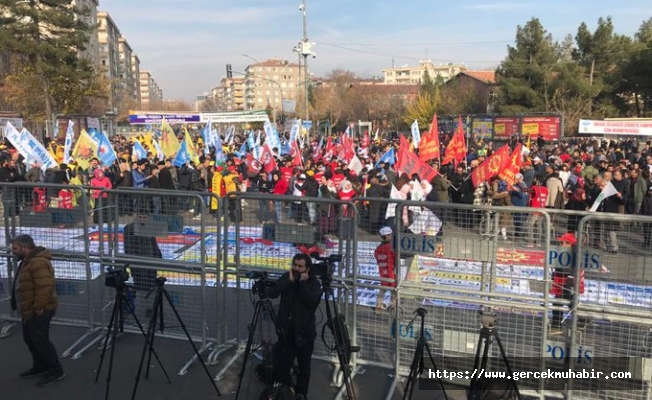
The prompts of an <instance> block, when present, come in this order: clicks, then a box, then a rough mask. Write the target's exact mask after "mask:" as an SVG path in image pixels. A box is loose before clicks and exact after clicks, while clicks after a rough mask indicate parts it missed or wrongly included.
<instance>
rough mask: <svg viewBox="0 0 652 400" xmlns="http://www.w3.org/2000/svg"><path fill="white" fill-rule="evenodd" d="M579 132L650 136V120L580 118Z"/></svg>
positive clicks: (651, 134)
mask: <svg viewBox="0 0 652 400" xmlns="http://www.w3.org/2000/svg"><path fill="white" fill-rule="evenodd" d="M579 133H580V134H592V135H623V136H652V121H594V120H588V119H581V120H580V126H579Z"/></svg>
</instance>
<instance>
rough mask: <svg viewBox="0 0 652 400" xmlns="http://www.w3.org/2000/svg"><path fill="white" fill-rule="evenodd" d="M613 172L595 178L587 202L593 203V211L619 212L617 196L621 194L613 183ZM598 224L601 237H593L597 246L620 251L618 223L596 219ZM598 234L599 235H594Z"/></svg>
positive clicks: (609, 250) (611, 250) (615, 251)
mask: <svg viewBox="0 0 652 400" xmlns="http://www.w3.org/2000/svg"><path fill="white" fill-rule="evenodd" d="M611 177H612V175H611V172H608V171H607V172H604V173H602V174H598V175H596V176H595V177H594V178H593V183H594V185H593V189H592V190H591V191H590V195H589V198H588V199H587V203H589V204H591V211H594V212H595V211H597V212H605V213H618V201H617V196H618V195H620V196H622V194H620V193H619V192H618V191H617V190H616V188H615V187H614V185H613V184H612V183H611ZM596 224H597V226H598V232H599V237H597V238H595V237H592V239H593V240H594V241H595V240H596V239H597V240H598V242H597V243H593V244H594V245H595V246H597V247H600V248H602V249H604V250H607V251H608V252H610V253H617V252H618V234H617V232H616V228H617V227H616V223H615V222H611V221H599V220H598V221H596ZM593 236H598V235H593Z"/></svg>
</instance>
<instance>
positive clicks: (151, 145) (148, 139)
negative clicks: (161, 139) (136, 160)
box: [143, 132, 158, 157]
mask: <svg viewBox="0 0 652 400" xmlns="http://www.w3.org/2000/svg"><path fill="white" fill-rule="evenodd" d="M143 143H144V144H145V146H147V150H149V151H150V152H151V153H152V155H153V156H154V157H156V156H158V153H157V152H156V146H154V142H153V139H152V132H147V133H146V134H145V136H143Z"/></svg>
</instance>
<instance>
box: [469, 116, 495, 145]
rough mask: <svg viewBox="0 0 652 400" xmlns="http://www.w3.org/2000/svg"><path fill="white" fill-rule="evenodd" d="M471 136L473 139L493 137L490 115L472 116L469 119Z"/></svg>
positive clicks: (486, 139)
mask: <svg viewBox="0 0 652 400" xmlns="http://www.w3.org/2000/svg"><path fill="white" fill-rule="evenodd" d="M471 137H472V138H473V139H474V140H478V139H481V140H485V141H489V140H491V139H492V138H493V137H494V119H493V118H491V117H473V119H472V120H471Z"/></svg>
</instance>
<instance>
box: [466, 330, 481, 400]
mask: <svg viewBox="0 0 652 400" xmlns="http://www.w3.org/2000/svg"><path fill="white" fill-rule="evenodd" d="M483 332H484V331H483V330H482V329H480V335H479V336H478V344H477V346H476V348H475V360H474V362H473V376H472V377H471V384H470V385H469V393H472V392H473V390H474V389H475V386H476V385H477V382H478V380H479V378H480V377H479V376H478V375H479V374H480V360H481V358H480V354H481V353H482V350H483V349H482V343H483V338H484V335H483Z"/></svg>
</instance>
